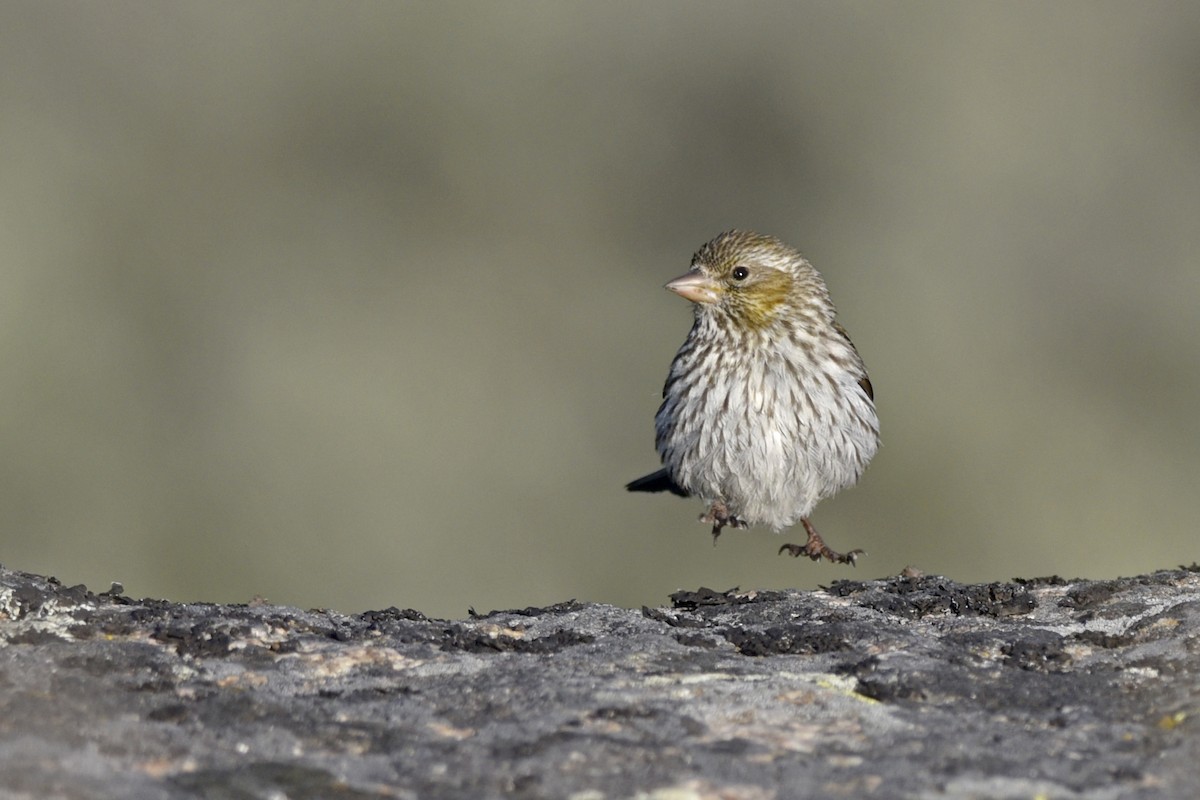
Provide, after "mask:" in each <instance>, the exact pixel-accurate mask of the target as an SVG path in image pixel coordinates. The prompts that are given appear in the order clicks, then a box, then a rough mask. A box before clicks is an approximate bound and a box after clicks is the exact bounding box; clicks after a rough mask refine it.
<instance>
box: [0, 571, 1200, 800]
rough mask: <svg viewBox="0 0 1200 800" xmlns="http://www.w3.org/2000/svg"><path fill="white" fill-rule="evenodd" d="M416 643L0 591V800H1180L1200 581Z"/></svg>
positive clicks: (1052, 588)
mask: <svg viewBox="0 0 1200 800" xmlns="http://www.w3.org/2000/svg"><path fill="white" fill-rule="evenodd" d="M671 599H672V604H671V606H669V607H663V608H655V609H649V608H643V609H641V610H640V611H636V610H628V609H621V608H614V607H612V606H603V605H591V604H580V603H575V602H573V601H571V602H565V603H560V604H558V605H555V606H551V607H549V608H528V609H522V610H513V611H496V612H491V613H488V614H472V616H470V617H469V618H468V619H463V620H438V619H428V618H426V617H425V616H424V615H423V614H421V613H419V612H416V611H401V610H398V609H395V608H389V609H385V610H382V611H368V612H365V613H362V614H356V615H352V616H347V615H343V614H337V613H332V612H328V611H301V610H299V609H295V608H287V607H282V606H274V605H269V604H265V603H264V604H261V605H251V606H239V605H232V606H220V605H207V604H177V603H168V602H164V601H159V600H132V599H130V598H128V597H125V596H124V595H123V594H122V593H121V589H120V587H114V589H113V590H112V591H110V592H105V593H102V594H95V593H93V592H90V591H88V590H87V589H86V588H84V587H65V586H63V585H61V584H60V583H59V582H57V581H55V580H54V579H47V578H42V577H39V576H35V575H28V574H23V573H19V572H13V571H9V570H4V569H2V568H0V796H3V797H12V798H23V797H29V798H39V799H40V798H164V799H165V798H185V797H202V798H230V799H233V798H368V797H370V798H473V799H476V798H497V797H522V798H572V799H573V800H603V799H605V798H634V797H637V798H652V799H654V800H683V799H684V798H726V799H737V798H741V799H744V800H760V799H767V798H823V797H829V798H844V797H874V798H1033V797H1047V798H1097V799H1107V798H1142V797H1145V798H1151V797H1154V798H1158V797H1167V798H1195V797H1200V736H1197V735H1196V726H1197V724H1200V717H1198V716H1197V714H1198V713H1200V708H1198V704H1200V652H1198V651H1200V571H1198V568H1197V567H1191V568H1187V569H1183V568H1181V569H1178V570H1167V571H1162V572H1156V573H1154V574H1152V575H1145V576H1141V577H1137V578H1126V579H1120V580H1113V581H1065V580H1062V579H1059V578H1046V579H1036V580H1028V581H1018V582H1015V583H1011V584H989V585H975V586H967V585H962V584H958V583H955V582H953V581H950V580H947V579H945V578H940V577H934V576H929V577H898V578H892V579H888V580H877V581H837V582H835V583H833V584H832V585H831V586H830V587H829V588H828V589H827V590H824V591H814V592H798V591H788V592H738V591H736V590H733V591H728V592H714V591H710V590H706V589H701V590H699V591H696V592H679V593H677V594H675V595H673V596H672V598H671Z"/></svg>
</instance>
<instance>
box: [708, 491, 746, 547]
mask: <svg viewBox="0 0 1200 800" xmlns="http://www.w3.org/2000/svg"><path fill="white" fill-rule="evenodd" d="M700 521H701V522H703V523H704V524H705V525H709V524H711V525H712V526H713V527H712V537H713V547H716V546H717V537H719V536H720V535H721V529H722V528H724V527H725V526H727V525H728V526H729V527H730V528H747V527H749V526H748V525H747V524H746V523H745V521H743V520H741V519H738V518H737V517H736V516H734V515H733V514H730V513H729V507H728V506H726V505H725V504H724V503H722V502H721V501H720V500H718V501H716V502H715V503H713V504H712V505H711V506H709V509H708V511H706V512H705V513H703V514H701V515H700Z"/></svg>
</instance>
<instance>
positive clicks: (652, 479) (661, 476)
mask: <svg viewBox="0 0 1200 800" xmlns="http://www.w3.org/2000/svg"><path fill="white" fill-rule="evenodd" d="M625 488H626V489H628V490H629V491H631V492H670V493H671V494H677V495H679V496H680V497H687V496H688V493H687V492H686V491H684V489H683V487H681V486H680V485H679V484H677V483H676V482H675V481H673V480H671V476H670V475H668V474H667V471H666V469H660V470H659V471H658V472H651V473H650V474H649V475H643V476H642V477H640V478H638V479H637V480H636V481H630V482H629V483H627V484H625Z"/></svg>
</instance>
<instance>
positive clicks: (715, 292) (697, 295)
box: [664, 269, 721, 305]
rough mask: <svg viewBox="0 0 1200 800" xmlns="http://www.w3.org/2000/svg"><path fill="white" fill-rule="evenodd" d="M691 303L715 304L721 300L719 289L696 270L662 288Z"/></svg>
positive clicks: (711, 280) (713, 282) (710, 279)
mask: <svg viewBox="0 0 1200 800" xmlns="http://www.w3.org/2000/svg"><path fill="white" fill-rule="evenodd" d="M664 288H666V289H670V290H671V291H672V292H674V293H675V294H677V295H679V296H680V297H683V298H686V299H688V300H691V301H692V302H693V303H708V304H710V305H711V304H712V303H716V302H717V301H719V300H720V299H721V287H720V285H719V284H717V282H716V281H714V280H713V279H712V278H710V277H708V276H707V275H705V274H704V273H703V272H701V271H700V270H698V269H693V270H689V271H688V272H685V273H683V274H682V275H680V276H679V277H678V278H676V279H675V280H673V281H669V282H668V283H667V285H666V286H665V287H664Z"/></svg>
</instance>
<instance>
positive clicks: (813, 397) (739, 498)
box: [626, 231, 879, 564]
mask: <svg viewBox="0 0 1200 800" xmlns="http://www.w3.org/2000/svg"><path fill="white" fill-rule="evenodd" d="M666 288H667V289H670V290H671V291H673V292H675V293H676V294H679V295H681V296H683V297H685V298H686V299H688V300H691V301H692V302H693V303H695V322H694V323H693V324H692V330H691V332H690V333H688V337H687V339H686V340H685V341H684V343H683V346H682V347H680V348H679V352H678V353H677V354H676V355H675V360H674V361H672V362H671V370H670V372H669V373H667V382H666V385H665V386H664V387H663V402H662V405H661V406H660V407H659V409H658V414H657V415H655V417H654V427H655V433H656V436H655V447H656V448H657V450H658V454H659V455H660V456H661V457H662V462H663V468H662V469H660V470H658V471H657V472H652V473H651V474H649V475H646V476H644V477H641V478H638V479H637V480H635V481H633V482H632V483H630V484H628V485H627V486H626V488H627V489H628V490H629V491H631V492H661V491H669V492H673V493H674V494H677V495H680V496H681V497H690V496H695V497H699V498H701V499H702V500H703V501H704V502H705V503H706V504H707V505H708V511H707V512H706V513H705V514H703V515H702V516H701V517H700V521H701V522H704V523H706V524H711V525H712V534H713V543H714V544H715V543H716V539H717V537H718V536H719V535H720V534H721V529H722V528H724V527H725V526H726V525H728V526H731V527H734V528H745V527H747V526H749V525H770V526H771V528H772V529H774V530H775V531H776V532H778V531H780V530H782V529H783V528H786V527H788V526H790V525H793V524H795V522H796V521H797V520H799V521H800V522H801V523H802V524H803V525H804V530H805V531H806V532H807V534H808V539H807V541H806V542H805V543H804V544H803V545H794V544H785V545H783V547H781V548H779V552H780V553H784V552H787V553H789V554H791V555H792V556H808V557H809V558H811V559H812V560H813V561H818V560H820V559H821V558H826V559H828V560H829V561H833V562H838V563H843V564H853V563H854V562H855V559H856V558H858V556H859V555H860V554H862V551H861V550H851V551H850V552H848V553H845V554H843V553H838V552H836V551H834V550H831V549H829V547H827V546H826V545H825V542H824V540H822V539H821V535H820V534H819V533H817V530H816V528H814V527H813V525H812V523H811V522H809V520H808V516H809V514H811V513H812V510H813V508H814V507H815V506H816V505H817V503H818V502H819V501H821V500H823V499H824V498H826V497H831V496H832V495H834V494H836V493H837V492H839V491H841V490H842V489H845V488H846V487H848V486H853V485H854V484H855V483H857V482H858V479H859V477H860V476H861V475H862V473H863V470H864V469H866V466H867V463H868V462H869V461H870V460H871V458H872V457H873V456H874V455H875V451H876V450H877V449H879V418H878V417H877V416H876V415H875V404H874V398H875V394H874V390H873V389H872V387H871V381H870V380H869V379H868V378H867V369H866V367H865V366H864V365H863V361H862V358H860V357H859V355H858V350H856V349H855V347H854V344H853V343H852V342H851V341H850V336H849V335H848V334H847V333H846V330H845V329H844V328H843V327H842V326H841V325H839V324H838V323H837V321H836V320H835V319H834V315H835V311H834V307H833V303H832V302H831V301H830V299H829V290H828V289H826V288H825V281H824V280H823V279H822V278H821V275H820V273H818V272H817V271H816V270H815V269H814V268H813V266H812V264H809V263H808V262H807V261H806V260H805V259H804V257H803V256H801V255H800V254H799V253H798V252H796V251H795V250H793V249H792V248H791V247H788V246H787V245H785V244H784V243H783V242H781V241H779V240H778V239H775V238H773V237H770V236H763V235H761V234H757V233H750V232H748V231H729V232H728V233H722V234H721V235H720V236H718V237H717V238H715V239H713V240H712V241H711V242H709V243H708V244H706V245H704V246H703V247H701V248H700V250H699V252H697V253H696V255H695V256H693V257H692V268H691V269H690V270H688V271H687V272H686V273H684V274H683V275H681V276H680V277H678V278H676V279H675V280H673V281H671V282H670V283H668V284H667V285H666Z"/></svg>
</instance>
